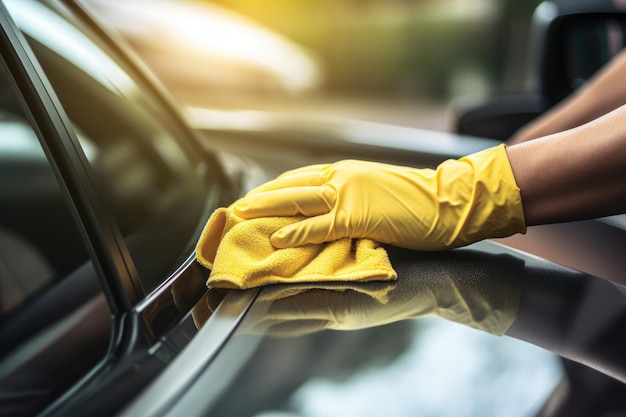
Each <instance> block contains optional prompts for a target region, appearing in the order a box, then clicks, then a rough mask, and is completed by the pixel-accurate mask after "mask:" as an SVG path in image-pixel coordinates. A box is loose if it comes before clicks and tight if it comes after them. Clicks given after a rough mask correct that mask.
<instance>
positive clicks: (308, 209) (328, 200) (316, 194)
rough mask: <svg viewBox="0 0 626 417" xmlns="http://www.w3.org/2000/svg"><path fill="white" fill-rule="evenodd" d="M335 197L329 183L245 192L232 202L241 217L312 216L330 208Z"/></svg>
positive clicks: (236, 212)
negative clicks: (256, 192) (324, 185)
mask: <svg viewBox="0 0 626 417" xmlns="http://www.w3.org/2000/svg"><path fill="white" fill-rule="evenodd" d="M335 198H336V193H335V190H334V189H332V188H330V187H311V186H309V187H294V188H285V189H278V190H273V191H266V192H263V193H259V194H253V195H249V196H246V197H244V198H242V199H241V200H239V201H237V202H236V203H235V204H234V205H233V211H234V212H235V214H237V215H238V216H240V217H243V218H244V219H252V218H256V217H285V216H297V215H304V216H308V217H312V216H318V215H320V214H324V213H328V212H329V211H330V210H332V208H333V207H334V205H335Z"/></svg>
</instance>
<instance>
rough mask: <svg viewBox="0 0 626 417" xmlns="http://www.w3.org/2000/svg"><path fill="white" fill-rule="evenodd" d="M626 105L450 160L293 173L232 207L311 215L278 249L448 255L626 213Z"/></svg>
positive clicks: (284, 234)
mask: <svg viewBox="0 0 626 417" xmlns="http://www.w3.org/2000/svg"><path fill="white" fill-rule="evenodd" d="M625 174H626V107H621V108H619V109H617V110H615V111H613V112H611V113H609V114H608V115H606V116H603V117H601V118H600V119H597V120H595V121H593V122H591V123H588V124H585V125H583V126H580V127H578V128H575V129H571V130H568V131H565V132H561V133H557V134H554V135H550V136H547V137H545V138H542V139H538V140H536V141H530V142H527V143H523V144H518V145H514V146H510V147H508V148H506V149H505V148H504V146H503V145H501V146H499V147H496V148H491V149H488V150H485V151H483V152H479V153H477V154H473V155H469V156H467V157H464V158H461V159H459V160H450V161H446V162H444V163H442V164H441V165H439V166H438V167H437V169H436V170H431V169H415V168H410V167H397V166H393V165H386V164H377V163H372V162H363V161H341V162H339V163H335V164H328V165H318V166H312V167H304V168H301V169H298V170H294V171H290V172H287V173H285V174H283V175H281V176H280V177H278V178H277V179H276V180H274V181H271V182H269V183H268V184H265V185H263V186H261V187H259V188H258V189H256V190H253V191H252V192H251V193H250V194H249V195H248V196H247V197H245V198H244V199H242V200H240V201H238V202H236V203H235V204H234V210H235V212H236V213H237V214H238V215H239V216H241V217H243V218H253V217H263V216H296V215H301V216H303V218H302V220H301V221H299V222H297V223H294V224H292V225H290V226H289V227H288V228H283V229H281V230H279V231H277V232H276V233H274V235H272V243H273V244H274V245H275V246H277V247H289V246H299V245H302V244H306V243H322V242H327V241H331V240H335V239H338V238H340V237H355V238H371V239H374V240H377V241H379V242H382V243H388V244H392V245H396V246H400V247H405V248H410V249H416V250H442V249H449V248H453V247H458V246H463V245H466V244H469V243H473V242H476V241H479V240H482V239H486V238H495V237H504V236H508V235H511V234H515V233H522V232H524V231H525V230H526V226H530V225H535V224H542V223H551V222H564V221H570V220H577V219H585V218H592V217H598V216H605V215H610V214H616V213H621V212H626V182H625V181H624V178H626V175H625Z"/></svg>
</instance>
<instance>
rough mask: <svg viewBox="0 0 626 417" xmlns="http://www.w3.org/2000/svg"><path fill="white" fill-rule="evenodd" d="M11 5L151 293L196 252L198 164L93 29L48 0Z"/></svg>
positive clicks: (200, 212)
mask: <svg viewBox="0 0 626 417" xmlns="http://www.w3.org/2000/svg"><path fill="white" fill-rule="evenodd" d="M8 6H9V9H10V11H11V13H12V15H13V16H14V18H15V20H16V23H17V24H18V26H19V27H20V29H21V30H22V31H23V32H24V34H25V35H26V37H27V39H28V41H29V43H30V46H31V48H32V49H33V51H34V53H35V55H36V56H37V58H38V60H39V62H40V64H41V66H42V67H43V69H44V72H45V73H46V76H47V77H48V79H49V81H50V82H51V84H52V86H53V88H54V90H55V93H56V95H57V96H58V97H59V99H60V101H61V104H62V105H63V108H64V110H65V111H66V112H67V114H68V116H69V118H70V120H71V122H72V124H73V126H74V128H75V131H76V135H77V137H78V139H79V141H80V144H81V146H82V148H83V150H84V153H85V155H86V157H87V159H88V161H89V163H90V165H91V168H92V170H93V174H94V178H95V180H96V182H97V185H98V186H99V192H100V194H101V196H102V198H103V200H105V201H106V203H107V204H108V205H109V207H110V209H111V210H112V212H113V214H114V215H115V219H116V221H117V223H118V225H119V227H120V230H121V232H122V235H123V236H124V238H125V240H126V242H127V245H128V249H129V252H130V254H131V257H132V259H133V262H134V264H135V265H134V266H135V268H136V269H137V272H138V276H139V278H140V280H141V282H142V284H143V286H144V289H145V291H146V292H149V291H150V290H152V289H154V288H155V287H157V286H158V285H159V284H160V283H161V282H162V281H163V279H164V277H166V276H167V275H168V274H169V273H171V272H172V271H173V270H175V269H176V267H177V266H178V265H180V263H181V262H182V260H183V259H184V258H186V257H188V256H189V255H190V254H191V250H192V247H193V244H194V243H195V239H196V238H197V230H198V228H199V227H201V224H202V218H203V216H204V211H205V202H206V192H205V189H204V186H203V184H202V182H201V181H200V179H199V176H198V173H197V167H196V165H195V164H194V163H192V161H191V160H190V158H189V157H188V155H187V154H186V153H185V152H184V150H183V148H182V147H181V145H180V143H179V142H178V140H177V138H176V136H175V134H173V133H172V131H171V129H170V128H169V127H168V125H167V124H166V123H164V120H166V119H167V117H166V115H164V114H162V113H160V111H159V109H158V107H157V106H156V105H154V99H153V98H151V97H150V96H146V95H145V94H144V92H143V91H142V87H141V86H140V84H139V83H138V82H137V81H135V80H134V79H133V78H131V76H129V75H128V73H127V72H126V71H125V70H124V68H122V66H121V65H120V64H118V63H117V62H116V61H114V60H113V59H112V58H111V56H110V54H109V51H107V52H106V53H105V52H104V50H103V46H102V45H100V44H98V43H97V41H95V40H92V39H91V38H90V37H88V36H87V34H86V32H88V28H81V30H79V29H78V27H79V23H78V22H74V21H72V22H70V21H69V20H67V19H69V18H71V16H70V15H68V16H61V15H60V14H57V13H56V12H54V11H53V10H51V9H50V8H48V7H47V6H45V5H43V4H41V3H37V2H24V1H9V2H8ZM82 29H84V31H83V30H82ZM94 39H95V38H94ZM155 254H158V256H155Z"/></svg>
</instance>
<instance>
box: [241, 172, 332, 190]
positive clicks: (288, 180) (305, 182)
mask: <svg viewBox="0 0 626 417" xmlns="http://www.w3.org/2000/svg"><path fill="white" fill-rule="evenodd" d="M288 173H290V174H287V173H285V174H282V175H280V176H278V177H276V178H275V179H273V180H272V181H269V182H266V183H265V184H263V185H260V186H258V187H256V188H255V189H253V190H251V191H249V192H248V193H247V194H246V197H248V196H251V195H255V194H259V193H264V192H267V191H274V190H280V189H283V188H294V187H308V186H317V185H323V184H324V182H325V179H324V177H323V176H322V175H321V173H320V172H318V171H305V170H304V169H302V170H298V169H295V170H292V171H288Z"/></svg>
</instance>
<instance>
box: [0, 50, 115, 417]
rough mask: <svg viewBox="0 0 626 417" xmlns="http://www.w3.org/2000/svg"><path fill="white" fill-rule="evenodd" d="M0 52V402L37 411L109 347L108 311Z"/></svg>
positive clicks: (10, 409)
mask: <svg viewBox="0 0 626 417" xmlns="http://www.w3.org/2000/svg"><path fill="white" fill-rule="evenodd" d="M21 103H22V102H21V101H20V100H19V96H18V92H17V89H16V88H15V84H14V83H13V82H12V80H11V77H10V75H9V72H8V70H7V68H6V66H5V65H4V62H2V61H1V60H0V341H1V342H0V403H1V404H2V407H1V408H2V411H3V413H8V414H10V415H20V416H28V415H34V414H36V413H37V412H39V411H41V410H42V409H44V408H45V407H46V406H47V405H49V404H50V403H51V402H52V401H54V400H55V399H56V398H58V397H59V396H60V395H61V394H62V393H63V392H65V391H66V390H67V389H68V388H69V387H70V386H71V385H73V384H74V383H75V382H77V381H78V380H79V379H80V378H81V377H83V376H84V375H86V374H87V373H88V372H89V371H90V370H91V369H93V367H94V366H96V365H97V363H98V362H99V361H100V360H102V358H103V357H104V355H105V354H106V352H107V349H108V345H109V341H110V335H111V311H110V309H109V308H108V305H107V303H106V301H105V298H104V295H103V292H102V287H101V285H100V281H99V280H98V276H97V274H96V272H95V269H94V268H93V264H92V263H91V262H90V259H89V256H88V252H87V250H86V247H85V245H84V242H83V240H82V237H81V234H80V233H79V230H78V227H77V223H76V222H75V218H74V216H73V214H72V212H71V210H70V206H69V205H68V202H67V200H66V197H65V193H64V192H63V189H62V187H61V185H60V184H59V182H58V180H57V176H56V174H55V172H54V170H53V168H52V166H51V165H50V163H49V161H48V159H47V157H46V155H45V152H44V150H43V148H42V146H41V144H40V142H39V139H38V137H37V135H36V133H35V130H34V129H33V127H32V126H31V124H30V122H29V120H30V119H29V118H27V116H26V112H25V111H24V110H23V108H22V106H21Z"/></svg>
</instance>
